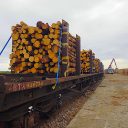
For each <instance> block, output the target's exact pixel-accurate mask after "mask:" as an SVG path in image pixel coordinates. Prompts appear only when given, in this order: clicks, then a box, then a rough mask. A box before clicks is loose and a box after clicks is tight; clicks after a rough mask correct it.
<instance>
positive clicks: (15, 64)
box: [10, 20, 80, 77]
mask: <svg viewBox="0 0 128 128" xmlns="http://www.w3.org/2000/svg"><path fill="white" fill-rule="evenodd" d="M12 42H13V45H12V53H11V55H10V59H11V60H10V69H11V72H12V73H23V74H27V73H33V74H45V75H46V74H47V76H54V77H55V74H56V73H58V74H59V76H69V75H80V37H79V36H78V35H76V37H74V36H72V35H71V34H70V33H69V24H68V23H67V22H66V21H64V20H62V23H61V22H60V21H58V22H57V23H53V24H52V25H49V24H48V23H43V22H41V21H38V22H37V25H36V27H33V26H29V25H27V24H26V23H24V22H20V24H17V25H16V26H13V27H12Z"/></svg>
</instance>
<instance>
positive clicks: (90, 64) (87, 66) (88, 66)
mask: <svg viewBox="0 0 128 128" xmlns="http://www.w3.org/2000/svg"><path fill="white" fill-rule="evenodd" d="M99 72H103V64H102V63H101V62H100V60H99V59H97V58H95V54H94V53H93V52H92V50H82V51H81V73H82V74H90V73H99Z"/></svg>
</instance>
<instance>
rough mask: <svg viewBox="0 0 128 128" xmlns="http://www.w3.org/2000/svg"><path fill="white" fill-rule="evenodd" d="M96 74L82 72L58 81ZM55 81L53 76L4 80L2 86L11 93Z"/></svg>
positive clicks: (51, 83) (50, 83)
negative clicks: (44, 78)
mask: <svg viewBox="0 0 128 128" xmlns="http://www.w3.org/2000/svg"><path fill="white" fill-rule="evenodd" d="M93 75H96V74H83V75H80V76H69V77H61V78H59V83H60V84H61V83H63V82H66V81H70V80H74V79H79V78H83V77H89V76H93ZM55 83H56V79H55V78H48V79H46V80H38V81H32V80H30V81H27V82H8V81H5V83H3V84H4V86H5V92H6V93H12V92H16V91H22V90H27V89H32V88H41V87H44V86H48V85H54V84H55Z"/></svg>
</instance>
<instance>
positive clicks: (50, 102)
mask: <svg viewBox="0 0 128 128" xmlns="http://www.w3.org/2000/svg"><path fill="white" fill-rule="evenodd" d="M58 42H59V43H58ZM12 44H13V45H12V53H11V55H10V69H11V74H1V75H0V128H32V127H33V126H35V125H36V123H37V122H38V118H39V115H40V113H47V112H49V111H50V110H52V109H53V107H55V106H57V105H59V103H60V101H61V97H62V96H63V95H68V92H74V93H78V94H81V95H82V94H83V93H85V90H87V88H89V87H90V86H93V84H96V83H98V82H99V81H101V80H102V78H103V76H104V74H103V64H102V63H101V62H100V61H99V60H97V59H96V60H95V58H94V54H91V56H88V54H87V55H84V56H82V57H83V58H82V59H80V58H81V57H80V37H79V36H78V35H77V36H76V37H74V36H72V35H71V34H70V33H69V24H68V23H67V22H66V21H64V20H63V21H62V23H61V22H57V24H52V26H50V25H49V24H47V23H46V24H44V23H42V22H41V21H40V22H38V23H37V27H32V26H28V25H27V24H25V23H23V22H21V24H17V25H16V26H14V27H13V28H12ZM53 47H54V48H53ZM84 57H86V59H87V60H88V62H87V63H90V64H89V65H88V64H86V62H85V60H86V59H84ZM83 60H84V62H83ZM94 60H95V61H94ZM82 62H83V63H84V64H83V66H82V67H81V65H82ZM97 64H98V65H97ZM84 65H85V66H87V65H88V66H89V68H88V69H89V70H86V69H85V67H84ZM97 66H98V67H97ZM83 68H84V70H83ZM94 69H95V70H94ZM83 71H84V72H83ZM85 71H87V72H85Z"/></svg>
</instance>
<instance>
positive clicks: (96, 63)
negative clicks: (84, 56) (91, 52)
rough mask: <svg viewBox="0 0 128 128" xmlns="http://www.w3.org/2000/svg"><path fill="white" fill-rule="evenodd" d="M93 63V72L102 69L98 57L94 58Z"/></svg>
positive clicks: (101, 70)
mask: <svg viewBox="0 0 128 128" xmlns="http://www.w3.org/2000/svg"><path fill="white" fill-rule="evenodd" d="M94 65H95V73H99V72H103V71H104V67H103V64H102V62H101V61H100V60H99V59H98V58H95V59H94Z"/></svg>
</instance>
